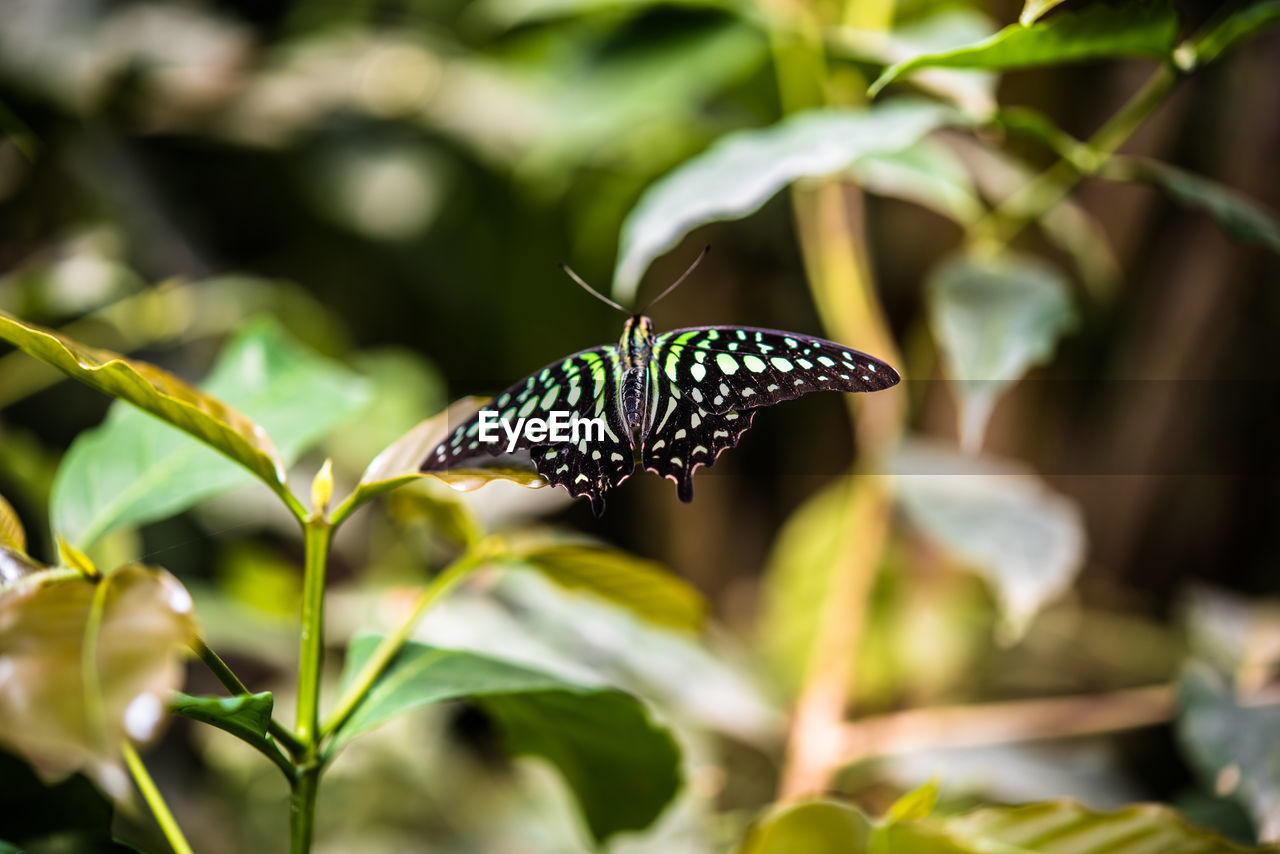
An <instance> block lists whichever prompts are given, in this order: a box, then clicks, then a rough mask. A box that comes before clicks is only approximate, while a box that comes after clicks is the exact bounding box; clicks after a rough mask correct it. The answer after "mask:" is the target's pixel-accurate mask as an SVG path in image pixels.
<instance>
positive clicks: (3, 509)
mask: <svg viewBox="0 0 1280 854" xmlns="http://www.w3.org/2000/svg"><path fill="white" fill-rule="evenodd" d="M0 548H6V549H11V550H12V551H15V552H18V553H19V554H26V551H27V532H26V531H25V530H23V528H22V520H20V519H19V518H18V514H17V512H15V511H14V509H13V507H12V506H11V505H10V504H9V502H8V501H5V499H4V496H3V495H0Z"/></svg>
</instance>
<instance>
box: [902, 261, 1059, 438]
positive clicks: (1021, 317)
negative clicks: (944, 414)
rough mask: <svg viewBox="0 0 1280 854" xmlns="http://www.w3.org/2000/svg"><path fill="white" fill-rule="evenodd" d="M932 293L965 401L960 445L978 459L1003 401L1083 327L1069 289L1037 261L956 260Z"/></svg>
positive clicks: (938, 275)
mask: <svg viewBox="0 0 1280 854" xmlns="http://www.w3.org/2000/svg"><path fill="white" fill-rule="evenodd" d="M926 288H927V290H926V298H927V300H928V303H929V322H930V326H931V327H932V329H933V334H934V338H935V339H936V340H937V342H938V345H939V347H940V348H941V350H942V353H943V356H944V358H945V360H946V364H947V369H948V373H949V374H950V376H951V379H952V380H953V381H954V388H955V390H956V392H957V393H958V395H959V397H960V400H959V414H960V443H961V445H962V446H963V447H964V448H965V449H966V450H969V451H976V450H978V449H979V448H980V447H981V446H982V436H983V433H984V432H985V431H986V427H987V421H988V420H989V419H990V417H991V412H992V410H993V409H994V408H995V404H996V401H997V400H998V399H999V397H1000V395H1001V394H1003V393H1004V391H1005V390H1006V389H1007V388H1008V387H1009V386H1010V385H1012V384H1013V383H1014V382H1015V381H1017V380H1018V379H1019V378H1020V377H1021V376H1022V375H1023V374H1024V373H1025V372H1026V371H1027V370H1028V369H1029V368H1031V367H1032V366H1034V365H1037V364H1039V363H1041V362H1044V361H1046V360H1047V359H1048V358H1049V356H1050V354H1052V352H1053V348H1054V346H1055V345H1056V344H1057V341H1058V338H1059V337H1061V336H1062V334H1063V333H1064V332H1066V331H1067V330H1068V329H1070V328H1071V327H1072V326H1073V325H1074V324H1075V322H1076V313H1075V310H1074V308H1073V307H1072V305H1071V299H1070V294H1069V292H1068V288H1067V283H1066V282H1065V281H1064V280H1063V278H1062V275H1061V274H1060V273H1058V272H1057V271H1056V270H1055V269H1053V268H1052V267H1050V266H1048V265H1047V264H1045V263H1043V262H1041V261H1039V260H1037V259H1034V258H1031V257H1028V256H1021V255H1013V254H1004V255H1001V256H998V257H995V258H978V257H967V256H966V257H957V258H953V259H952V260H950V261H948V262H946V263H944V264H943V265H942V266H940V267H939V268H937V269H936V270H935V271H934V272H933V274H932V275H931V276H930V278H929V282H928V284H927V285H926Z"/></svg>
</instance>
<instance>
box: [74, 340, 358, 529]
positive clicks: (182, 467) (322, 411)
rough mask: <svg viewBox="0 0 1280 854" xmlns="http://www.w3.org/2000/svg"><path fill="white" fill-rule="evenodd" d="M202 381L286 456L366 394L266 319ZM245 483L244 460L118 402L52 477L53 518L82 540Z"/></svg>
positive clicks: (281, 458)
mask: <svg viewBox="0 0 1280 854" xmlns="http://www.w3.org/2000/svg"><path fill="white" fill-rule="evenodd" d="M205 390H206V393H207V395H208V399H219V400H225V401H227V403H229V404H230V405H233V406H235V407H237V409H238V410H240V411H243V412H245V413H247V414H248V415H249V416H250V417H252V418H253V419H254V421H255V424H256V425H259V426H257V427H255V429H256V430H258V432H259V433H262V434H264V435H267V434H269V435H271V436H272V437H274V439H275V442H276V443H277V444H278V446H279V452H278V455H277V457H276V460H277V462H279V463H280V464H282V465H288V464H290V463H292V462H293V461H294V460H295V459H297V457H298V456H299V455H300V454H301V453H302V452H303V451H304V450H306V449H307V448H308V447H309V446H310V445H312V444H313V443H314V442H315V441H317V440H318V439H320V438H321V437H322V436H324V435H325V434H326V433H328V432H329V431H330V430H331V429H333V428H334V427H335V426H337V425H338V424H339V423H340V422H342V421H343V420H345V419H347V418H349V417H350V416H351V415H353V414H354V413H355V412H357V411H358V410H359V409H360V408H361V407H362V406H364V405H365V404H366V403H367V402H368V395H367V391H366V389H365V386H364V383H363V381H362V380H361V379H360V378H359V377H357V376H356V375H355V374H353V373H351V372H350V371H348V370H347V369H345V368H343V367H342V366H341V365H338V364H335V363H333V362H331V361H329V360H327V359H324V358H321V357H320V356H317V355H315V354H314V353H311V352H310V351H308V350H305V349H303V348H302V347H301V346H300V345H298V344H297V343H296V342H294V341H293V340H292V339H291V338H289V337H288V335H287V334H286V333H285V332H284V331H283V330H282V329H280V328H279V326H277V325H276V324H275V322H274V321H270V320H266V319H263V320H260V321H258V322H254V323H251V324H250V325H248V326H247V327H246V328H245V329H244V330H243V331H242V332H241V333H240V334H239V335H237V336H236V338H235V339H233V340H232V341H231V342H229V343H228V344H227V346H226V348H225V349H224V350H223V352H222V354H221V355H220V357H219V358H218V361H217V363H216V364H215V365H214V367H213V370H212V371H211V373H210V375H209V378H208V381H207V382H206V383H205ZM248 482H249V478H248V476H247V473H246V472H244V471H243V469H241V468H240V467H239V466H237V465H235V464H233V463H232V462H230V461H228V460H227V459H225V458H224V457H223V456H222V455H220V454H218V453H216V452H214V451H213V450H212V449H210V448H207V447H203V446H201V445H199V444H197V443H195V442H192V441H190V439H188V438H187V437H186V436H183V435H182V434H181V433H179V432H177V431H176V430H174V429H172V428H171V427H169V426H168V425H166V424H164V423H162V422H159V421H156V420H155V419H153V418H149V417H147V416H146V415H145V414H143V413H141V412H138V411H137V410H135V409H133V408H131V407H125V406H118V405H117V406H114V407H112V409H111V411H110V412H108V414H107V418H106V420H105V421H104V422H103V423H102V424H101V425H100V426H99V427H96V428H94V429H92V430H87V431H85V432H84V433H82V434H81V435H80V436H79V437H77V438H76V440H75V442H73V443H72V445H71V448H70V450H68V452H67V455H66V458H65V459H64V460H63V463H62V466H61V467H60V468H59V470H58V475H57V478H56V479H55V481H54V485H53V498H52V504H53V522H54V527H55V529H56V530H57V531H58V533H59V534H61V535H62V536H64V537H66V538H67V539H69V540H71V541H72V542H74V543H77V544H79V545H81V546H82V547H86V546H89V545H91V544H92V543H94V542H95V541H97V540H98V539H99V538H100V537H101V536H102V535H103V534H105V533H107V532H108V531H110V530H112V529H114V528H119V527H122V526H125V525H140V524H143V523H145V522H151V521H154V520H156V519H163V518H166V517H168V516H173V515H175V514H177V513H180V512H182V511H183V510H185V509H187V508H189V507H191V506H193V505H195V504H197V503H198V502H200V501H202V500H204V499H206V498H209V497H211V496H214V495H218V494H220V493H223V492H226V491H228V490H231V489H234V488H236V487H239V486H243V485H244V484H246V483H248Z"/></svg>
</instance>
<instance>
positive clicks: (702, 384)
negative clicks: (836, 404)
mask: <svg viewBox="0 0 1280 854" xmlns="http://www.w3.org/2000/svg"><path fill="white" fill-rule="evenodd" d="M653 361H654V364H655V365H656V367H657V369H658V372H659V375H660V376H661V377H665V378H666V379H667V380H668V381H670V382H671V383H674V384H675V385H676V386H677V387H678V388H679V389H680V390H681V391H682V392H683V393H684V394H686V395H688V396H689V397H690V398H691V399H692V401H693V402H694V403H696V404H698V405H700V406H702V407H703V408H704V409H706V410H707V411H708V412H711V413H713V414H715V413H723V412H729V411H732V410H739V411H740V410H743V409H757V408H759V407H761V406H770V405H772V404H775V403H780V402H782V401H784V400H793V399H794V398H797V397H799V396H800V395H802V394H807V393H808V392H811V391H853V392H857V391H879V390H880V389H885V388H889V387H890V386H892V385H895V384H896V383H897V382H898V379H899V377H898V373H897V371H895V370H894V369H893V368H891V367H890V366H889V365H887V364H885V363H884V362H882V361H880V360H879V359H876V358H874V357H872V356H868V355H867V354H866V353H862V352H859V351H857V350H851V349H849V348H848V347H844V346H842V345H840V344H836V343H835V342H834V341H827V340H825V339H822V338H813V337H810V336H808V335H797V334H795V333H792V332H780V331H778V330H776V329H755V328H751V327H734V326H699V327H693V328H690V329H676V330H673V331H671V332H664V333H662V334H661V335H658V336H656V337H655V339H654V347H653Z"/></svg>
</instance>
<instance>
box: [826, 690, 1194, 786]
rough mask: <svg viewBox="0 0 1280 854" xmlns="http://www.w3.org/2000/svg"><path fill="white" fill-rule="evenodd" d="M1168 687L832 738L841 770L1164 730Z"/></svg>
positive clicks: (1008, 705)
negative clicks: (945, 752) (927, 753)
mask: <svg viewBox="0 0 1280 854" xmlns="http://www.w3.org/2000/svg"><path fill="white" fill-rule="evenodd" d="M1173 708H1174V702H1173V688H1172V687H1170V686H1168V685H1154V686H1151V687H1148V688H1133V689H1129V690H1124V691H1115V692H1113V693H1109V694H1094V695H1085V696H1075V697H1054V698H1050V699H1037V700H1014V701H1010V702H1004V703H980V704H976V705H971V706H942V707H936V708H927V709H910V710H908V711H904V712H893V713H891V714H887V715H878V716H876V717H870V718H863V719H862V720H859V721H857V722H854V723H847V724H844V725H843V726H842V727H841V728H840V731H839V733H838V734H837V736H836V737H835V738H834V739H833V742H832V747H833V754H834V755H833V756H832V759H831V761H832V764H833V765H835V766H837V767H841V766H846V765H851V764H853V763H855V762H861V761H864V760H867V759H875V758H880V757H885V756H898V755H901V754H904V753H915V752H919V751H923V750H931V749H935V748H956V747H982V746H985V745H991V744H1008V743H1011V742H1019V741H1044V740H1048V739H1056V738H1069V737H1071V736H1081V735H1097V734H1100V733H1106V732H1115V731H1117V730H1125V729H1134V728H1136V727H1143V726H1150V725H1152V724H1158V723H1163V722H1164V721H1167V720H1168V719H1169V718H1170V717H1171V716H1172V715H1173Z"/></svg>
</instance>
